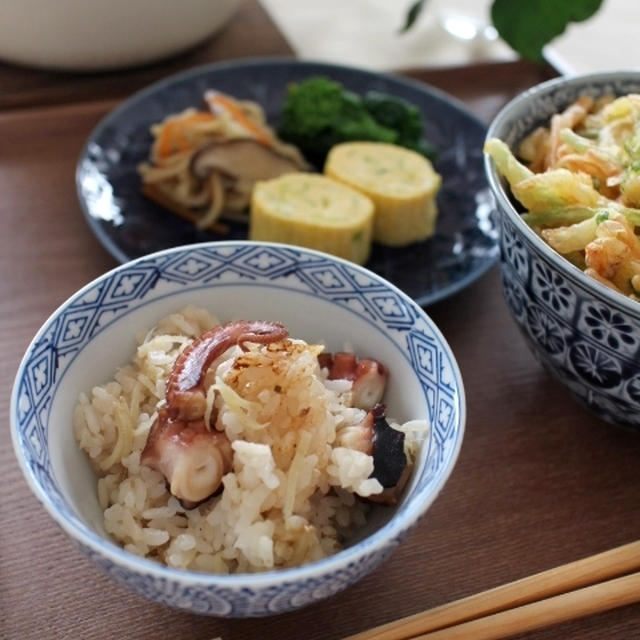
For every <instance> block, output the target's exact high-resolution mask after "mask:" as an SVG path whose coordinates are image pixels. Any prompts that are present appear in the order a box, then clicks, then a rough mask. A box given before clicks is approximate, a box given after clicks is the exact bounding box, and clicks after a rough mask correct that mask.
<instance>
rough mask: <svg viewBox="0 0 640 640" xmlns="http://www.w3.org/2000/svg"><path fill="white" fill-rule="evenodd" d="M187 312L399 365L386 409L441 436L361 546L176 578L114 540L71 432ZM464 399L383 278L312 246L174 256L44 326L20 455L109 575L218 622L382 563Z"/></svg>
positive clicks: (133, 270)
mask: <svg viewBox="0 0 640 640" xmlns="http://www.w3.org/2000/svg"><path fill="white" fill-rule="evenodd" d="M186 304H197V305H199V306H203V307H206V308H208V309H210V310H211V311H212V312H213V313H215V314H216V315H218V316H219V317H220V318H221V319H222V320H229V319H234V318H239V317H242V318H246V319H251V318H257V319H265V320H279V321H281V322H283V323H284V324H285V325H286V326H287V327H288V328H289V330H290V333H291V335H293V336H296V337H301V338H304V339H307V340H313V341H319V340H322V341H325V342H326V344H327V345H328V347H329V349H333V350H336V349H340V348H342V347H343V345H344V343H345V341H348V342H350V343H351V344H352V345H353V347H354V349H355V351H356V352H357V353H362V354H368V355H370V356H372V357H376V358H378V359H379V360H381V361H382V362H384V363H385V364H386V365H387V366H388V367H389V369H390V371H391V374H390V381H389V387H388V391H387V393H386V395H385V402H386V404H387V406H388V411H389V415H392V416H394V418H396V419H398V420H408V419H411V418H427V419H428V420H429V421H430V423H431V432H430V435H429V437H428V439H427V440H426V441H425V442H424V444H423V446H422V449H421V452H420V455H419V457H418V459H417V462H416V465H415V468H414V472H413V475H412V478H411V480H410V482H409V485H408V486H407V488H406V490H405V492H404V496H403V498H402V500H401V502H400V504H399V505H398V506H397V507H394V508H385V507H378V508H377V509H378V510H377V511H374V512H372V515H373V517H372V518H371V519H370V522H369V524H368V525H367V527H366V528H365V530H364V531H363V535H362V536H361V537H360V538H359V539H358V540H355V541H353V543H352V544H351V546H349V547H347V548H346V549H344V550H343V551H341V552H339V553H337V554H336V555H334V556H332V557H329V558H326V559H324V560H322V561H319V562H314V563H310V564H308V565H305V566H302V567H299V568H294V569H285V570H279V571H270V572H266V573H263V574H239V575H231V576H221V575H212V574H205V573H197V572H191V571H182V570H176V569H170V568H167V567H165V566H161V565H160V564H158V563H156V562H153V561H151V560H148V559H145V558H140V557H137V556H135V555H133V554H131V553H128V552H126V551H124V550H123V549H122V548H120V547H119V546H118V545H117V544H115V543H114V542H112V541H111V540H110V539H109V536H108V535H107V534H106V533H105V531H104V528H103V524H102V513H101V510H100V507H99V505H98V501H97V495H96V478H95V475H94V473H93V471H92V470H91V468H90V466H89V463H88V461H87V458H86V456H85V454H84V453H83V452H81V451H80V450H79V449H78V447H77V445H76V442H75V439H74V435H73V429H72V426H71V415H72V410H73V406H74V404H75V403H76V401H77V397H78V393H79V392H80V391H88V390H90V388H91V387H92V386H93V385H96V384H100V383H103V382H105V381H106V380H107V379H109V378H111V377H112V375H113V372H114V370H115V368H116V367H118V366H119V365H122V364H124V363H125V362H127V361H128V360H129V358H130V356H131V354H132V353H133V350H134V348H135V335H136V334H137V333H138V332H140V331H141V330H144V329H148V328H149V327H151V326H153V325H154V324H155V322H156V321H157V320H158V319H159V318H160V317H162V316H163V315H166V314H167V313H170V312H172V311H175V310H177V309H179V308H181V307H183V306H185V305H186ZM465 417H466V414H465V396H464V390H463V386H462V380H461V378H460V373H459V371H458V367H457V365H456V362H455V360H454V357H453V355H452V353H451V351H450V349H449V347H448V346H447V344H446V342H445V340H444V338H443V337H442V335H441V334H440V332H439V331H438V329H437V328H436V327H435V326H434V324H433V322H432V321H431V320H430V319H429V318H428V316H427V315H426V314H425V313H424V311H423V310H422V309H421V308H420V307H418V306H417V305H416V304H415V303H414V302H412V301H411V300H410V299H409V298H407V297H406V296H405V295H404V294H402V293H401V292H400V291H399V290H398V289H396V288H395V287H393V286H392V285H390V284H389V283H387V282H386V281H384V280H382V279H381V278H379V277H378V276H376V275H374V274H373V273H371V272H369V271H367V270H365V269H363V268H361V267H358V266H356V265H353V264H351V263H347V262H344V261H342V260H339V259H337V258H334V257H331V256H328V255H325V254H322V253H317V252H313V251H310V250H304V249H298V248H293V247H287V246H284V245H273V244H263V243H251V242H231V241H230V242H215V243H208V244H202V245H193V246H191V247H184V248H177V249H170V250H167V251H163V252H160V253H156V254H152V255H150V256H148V257H145V258H141V259H139V260H136V261H134V262H130V263H127V264H125V265H123V266H121V267H118V268H117V269H114V270H113V271H111V272H109V273H107V274H105V275H104V276H102V277H100V278H98V279H97V280H95V281H94V282H92V283H90V284H89V285H87V286H86V287H84V288H83V289H82V290H80V291H79V292H78V293H76V294H75V295H74V296H73V297H71V298H70V299H69V300H68V301H67V302H65V303H64V304H63V305H62V306H61V307H60V308H59V309H58V310H56V311H55V312H54V313H53V315H52V316H51V317H50V318H49V319H48V320H47V321H46V322H45V324H44V325H43V327H42V328H41V329H40V331H39V332H38V334H37V335H36V336H35V338H34V340H33V342H32V343H31V345H30V346H29V348H28V350H27V352H26V354H25V356H24V359H23V361H22V363H21V365H20V368H19V370H18V373H17V376H16V380H15V386H14V389H13V395H12V400H11V429H12V437H13V442H14V446H15V451H16V455H17V457H18V460H19V462H20V466H21V468H22V471H23V473H24V475H25V478H26V480H27V482H28V483H29V486H30V487H31V489H32V490H33V492H34V493H35V495H36V497H37V498H38V499H39V500H40V501H41V502H42V504H43V505H44V507H45V508H46V509H47V511H48V512H49V514H50V515H51V516H52V517H53V518H54V520H55V521H56V522H57V523H58V524H59V525H60V526H61V527H62V528H63V530H64V531H65V532H66V533H68V534H69V535H70V536H71V538H72V539H73V540H74V541H75V542H76V543H77V544H78V546H79V547H80V548H81V549H82V550H83V551H84V552H85V553H86V554H87V555H88V556H89V557H90V558H91V559H92V560H93V561H94V562H95V563H96V564H97V565H98V566H99V567H100V568H101V569H103V570H104V571H106V572H107V573H108V574H109V575H110V576H112V577H113V578H115V579H116V580H118V581H119V582H121V583H123V584H125V585H127V586H129V587H130V588H132V589H134V590H135V591H137V592H138V593H141V594H143V595H145V596H147V597H149V598H151V599H152V600H155V601H158V602H162V603H166V604H170V605H173V606H175V607H178V608H182V609H185V610H188V611H192V612H197V613H205V614H211V615H218V616H234V617H243V616H257V615H269V614H273V613H280V612H284V611H288V610H292V609H295V608H297V607H300V606H303V605H306V604H310V603H312V602H315V601H318V600H321V599H323V598H325V597H327V596H329V595H332V594H334V593H337V592H339V591H341V590H342V589H344V588H345V587H347V586H348V585H350V584H352V583H353V582H355V581H356V580H358V579H360V578H361V577H362V576H364V575H365V574H366V573H368V572H369V571H371V570H372V569H374V568H375V567H376V566H377V565H378V564H379V563H380V562H382V561H383V560H384V559H385V558H386V557H387V556H388V555H389V554H390V553H391V551H393V549H395V548H396V546H397V545H398V544H399V543H400V541H401V540H402V538H403V537H404V535H405V534H406V533H407V531H408V530H409V529H410V527H411V526H412V525H414V524H415V523H416V521H417V520H418V519H419V518H420V517H421V516H422V515H423V514H424V512H425V511H426V510H427V508H428V507H429V505H430V504H431V503H432V502H433V500H434V499H435V498H436V496H437V495H438V493H439V491H440V490H441V489H442V487H443V485H444V483H445V482H446V480H447V478H448V476H449V474H450V473H451V470H452V468H453V466H454V463H455V461H456V458H457V455H458V452H459V449H460V446H461V443H462V437H463V431H464V424H465Z"/></svg>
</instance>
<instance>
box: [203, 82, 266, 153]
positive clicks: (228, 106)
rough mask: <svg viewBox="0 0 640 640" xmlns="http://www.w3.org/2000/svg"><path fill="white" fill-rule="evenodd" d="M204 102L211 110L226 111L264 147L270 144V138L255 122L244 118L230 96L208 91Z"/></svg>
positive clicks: (243, 114) (238, 106)
mask: <svg viewBox="0 0 640 640" xmlns="http://www.w3.org/2000/svg"><path fill="white" fill-rule="evenodd" d="M206 100H207V102H208V103H209V105H211V107H212V108H213V110H214V111H215V110H216V109H219V108H221V109H222V110H223V111H226V112H227V113H228V114H229V115H230V116H231V117H232V118H233V119H234V120H235V121H236V122H237V123H238V124H240V125H241V126H242V127H244V128H245V129H246V130H247V131H248V132H249V133H251V134H253V135H254V136H255V138H256V140H258V142H261V143H262V144H264V145H270V144H271V137H270V136H269V135H268V134H267V132H266V131H265V130H264V129H263V128H262V127H261V126H260V125H259V124H257V123H256V122H254V121H253V120H251V119H250V118H248V117H247V116H246V114H245V113H244V111H243V110H242V108H241V107H240V105H239V104H238V103H237V102H236V101H235V100H234V99H233V98H231V97H230V96H226V95H224V94H223V93H218V92H214V91H208V92H207V94H206Z"/></svg>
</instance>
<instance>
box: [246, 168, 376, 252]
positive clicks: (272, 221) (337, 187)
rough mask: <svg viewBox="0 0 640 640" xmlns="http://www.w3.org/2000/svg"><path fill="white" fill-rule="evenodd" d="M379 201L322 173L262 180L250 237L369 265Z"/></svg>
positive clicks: (255, 190) (255, 192) (255, 195)
mask: <svg viewBox="0 0 640 640" xmlns="http://www.w3.org/2000/svg"><path fill="white" fill-rule="evenodd" d="M373 209H374V207H373V202H371V200H370V199H369V198H368V197H367V196H365V195H363V194H362V193H360V192H358V191H356V190H355V189H352V188H351V187H349V186H347V185H345V184H343V183H341V182H336V181H335V180H331V179H330V178H327V177H325V176H323V175H321V174H311V173H289V174H286V175H283V176H280V177H278V178H274V179H272V180H264V181H261V182H258V183H257V184H256V185H255V187H254V188H253V192H252V195H251V209H250V219H249V239H250V240H262V241H267V242H283V243H285V244H295V245H299V246H303V247H308V248H310V249H317V250H319V251H325V252H327V253H331V254H333V255H336V256H339V257H340V258H345V259H346V260H350V261H352V262H356V263H358V264H364V263H365V262H366V261H367V259H368V258H369V253H370V251H371V237H372V233H373Z"/></svg>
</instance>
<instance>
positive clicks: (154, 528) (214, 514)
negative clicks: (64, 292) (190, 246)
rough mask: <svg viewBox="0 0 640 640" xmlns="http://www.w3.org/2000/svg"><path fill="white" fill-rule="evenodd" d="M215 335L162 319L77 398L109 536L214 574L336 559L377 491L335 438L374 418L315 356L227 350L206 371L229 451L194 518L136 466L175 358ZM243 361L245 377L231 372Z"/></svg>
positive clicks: (284, 345) (195, 313)
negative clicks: (224, 468) (109, 374)
mask: <svg viewBox="0 0 640 640" xmlns="http://www.w3.org/2000/svg"><path fill="white" fill-rule="evenodd" d="M217 324H219V321H218V320H217V319H216V318H215V317H213V316H212V315H211V314H209V313H208V312H206V311H204V310H202V309H198V308H195V307H187V308H185V309H183V310H182V311H181V312H179V313H174V314H172V315H170V316H167V317H166V318H164V319H163V320H161V321H160V322H159V323H158V325H157V326H156V327H155V328H154V329H153V330H152V331H150V332H149V333H148V334H147V335H145V336H142V338H141V339H140V341H139V346H138V348H137V351H136V353H135V355H134V357H133V359H132V361H131V363H130V364H128V365H127V366H125V367H123V368H122V369H119V370H118V371H117V372H116V374H115V376H114V379H113V380H112V381H110V382H107V383H106V384H104V385H102V386H97V387H95V388H93V389H92V390H91V394H90V397H87V395H85V394H81V395H80V397H79V401H78V403H77V406H76V407H75V411H74V416H73V424H74V430H75V435H76V438H77V441H78V443H79V446H80V447H81V449H83V450H84V451H85V452H86V453H87V454H88V455H89V457H90V459H91V462H92V464H93V466H94V468H95V470H96V472H97V474H98V476H99V479H98V486H97V495H98V501H99V504H100V507H101V508H102V509H103V510H104V525H105V529H106V531H107V532H108V533H109V534H111V536H112V537H113V538H114V539H115V540H117V541H118V542H119V543H120V544H121V545H122V546H123V547H124V548H125V549H126V550H128V551H131V552H132V553H136V554H138V555H141V556H148V557H150V558H153V559H156V560H158V561H160V562H164V563H166V564H167V565H169V566H172V567H178V568H185V569H186V568H188V569H195V570H201V571H208V572H215V573H231V572H250V571H261V570H268V569H272V568H277V567H288V566H296V565H300V564H303V563H306V562H310V561H313V560H317V559H320V558H322V557H325V556H327V555H330V554H332V553H335V552H336V551H337V550H339V549H340V548H341V545H342V542H343V541H344V539H345V538H347V537H348V536H349V535H350V534H351V533H352V532H353V530H355V529H357V528H358V527H361V526H363V525H364V524H365V515H366V510H367V505H366V503H365V502H363V501H362V500H359V499H357V498H356V495H358V496H363V497H366V496H368V495H371V494H375V493H379V492H380V491H381V490H382V487H381V485H380V483H379V482H378V481H377V480H375V479H373V478H370V477H369V476H370V475H371V472H372V470H373V459H372V457H371V456H368V455H366V454H364V453H361V452H360V451H355V450H352V449H348V448H347V447H345V446H340V445H341V437H340V436H341V432H343V431H344V430H345V429H347V430H348V429H349V428H350V427H353V426H355V425H357V424H359V423H360V422H361V421H362V419H363V418H364V416H365V413H366V412H364V411H362V410H360V409H355V408H352V407H349V399H350V388H351V384H350V383H349V382H347V381H344V380H328V379H326V371H323V370H321V369H320V367H319V365H318V359H317V355H318V353H319V352H320V351H321V347H319V346H317V345H307V344H306V343H304V342H302V341H297V340H286V341H283V342H281V343H273V344H270V345H250V346H249V349H248V350H247V351H242V350H241V349H240V348H238V347H233V348H231V349H229V350H228V351H227V352H226V353H225V354H223V355H222V356H221V357H220V358H218V360H216V361H215V362H214V364H213V366H212V367H211V368H210V370H209V374H208V376H207V380H208V383H209V384H210V388H209V393H208V394H207V404H208V406H207V417H208V416H210V415H211V413H212V412H213V411H216V412H217V416H218V417H217V422H216V427H217V428H218V429H221V430H224V431H225V433H226V435H227V437H228V439H229V440H230V442H231V443H232V449H233V452H234V456H233V470H232V471H231V472H229V473H227V474H226V475H225V476H224V477H223V487H224V489H223V491H222V493H221V494H220V495H218V496H216V497H214V498H211V499H209V500H207V501H206V502H205V503H203V504H201V505H200V506H198V507H196V508H195V509H191V510H187V509H185V508H183V507H182V506H181V505H180V503H179V501H178V500H177V499H176V498H175V497H173V496H172V495H171V494H170V493H169V491H168V489H167V486H166V482H165V479H164V477H163V476H162V474H161V473H159V472H157V471H154V470H152V469H150V468H149V467H146V466H144V465H141V464H140V455H141V452H142V449H143V448H144V446H145V443H146V440H147V434H148V432H149V429H150V428H151V425H152V424H153V422H154V421H155V419H156V417H157V410H158V407H159V406H162V405H163V403H164V396H165V380H166V378H167V375H168V374H169V372H170V370H171V367H172V364H173V362H174V360H175V358H176V357H177V355H178V354H179V353H180V351H181V350H182V349H184V348H185V347H186V346H188V345H189V344H190V343H191V341H192V340H193V339H194V338H196V337H197V336H199V335H201V334H202V333H203V332H204V331H206V330H208V329H210V328H212V327H214V326H216V325H217ZM237 359H240V360H237ZM239 361H242V362H243V363H244V365H249V366H234V362H235V363H236V365H237V363H238V362H239ZM391 424H393V423H391ZM407 425H409V426H410V428H411V430H412V431H418V432H419V431H422V432H423V433H424V430H425V428H426V425H425V424H424V422H422V421H420V422H416V421H413V422H412V423H407ZM394 426H397V425H394ZM399 428H400V427H399ZM407 442H408V443H409V442H411V439H410V438H408V439H407ZM414 446H415V444H414Z"/></svg>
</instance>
